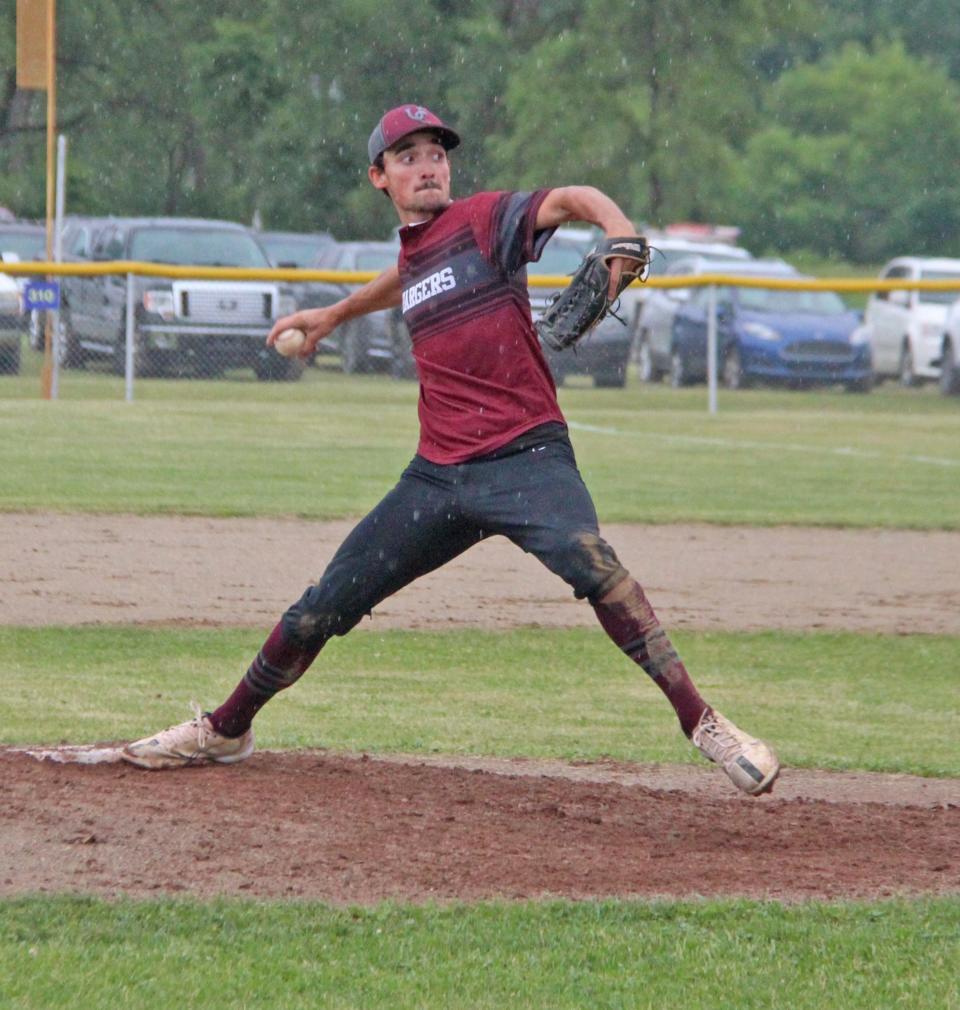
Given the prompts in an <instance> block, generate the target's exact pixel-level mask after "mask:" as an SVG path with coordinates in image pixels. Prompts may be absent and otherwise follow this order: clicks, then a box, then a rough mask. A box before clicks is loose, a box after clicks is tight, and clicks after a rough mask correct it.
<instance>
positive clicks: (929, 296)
mask: <svg viewBox="0 0 960 1010" xmlns="http://www.w3.org/2000/svg"><path fill="white" fill-rule="evenodd" d="M920 280H922V281H956V282H957V283H958V284H960V274H958V273H953V272H951V271H949V270H921V271H920ZM918 295H919V298H920V301H921V302H925V303H928V304H930V303H932V304H934V305H952V304H953V303H954V302H955V301H956V300H957V299H958V298H960V289H958V290H956V291H920V292H918Z"/></svg>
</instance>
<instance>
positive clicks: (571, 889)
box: [0, 751, 960, 904]
mask: <svg viewBox="0 0 960 1010" xmlns="http://www.w3.org/2000/svg"><path fill="white" fill-rule="evenodd" d="M562 771H563V769H562V768H561V767H560V765H559V763H558V762H553V763H551V767H550V769H549V772H550V773H549V774H544V773H543V769H538V768H537V767H536V766H535V765H534V766H530V767H526V768H524V767H523V766H522V763H518V762H506V763H504V764H503V767H502V768H500V769H498V770H490V769H488V768H468V767H451V766H449V765H439V764H426V763H417V762H416V760H415V759H403V760H379V759H377V760H374V759H368V758H366V757H363V756H360V757H356V756H345V755H334V754H328V753H323V752H298V753H269V752H267V753H259V754H256V755H255V756H254V757H253V758H251V759H250V760H249V761H248V762H245V763H244V764H243V765H240V766H237V767H199V768H190V769H185V770H183V771H178V772H166V773H163V772H144V771H140V770H138V769H133V768H129V767H127V766H126V765H122V764H116V763H104V764H94V765H78V764H58V763H53V762H51V761H40V760H36V759H35V758H33V757H30V756H28V755H26V754H23V753H15V752H12V751H6V752H0V805H2V809H3V811H4V813H3V831H2V833H0V895H13V894H22V893H27V892H45V891H49V892H82V893H94V894H101V895H119V894H126V895H140V896H145V895H154V894H157V893H170V892H186V893H189V894H193V895H197V896H211V895H216V894H245V895H256V896H260V897H284V898H292V897H293V898H316V899H322V900H325V901H331V902H335V903H363V904H366V903H372V902H376V901H380V900H383V899H389V898H393V899H403V900H407V899H409V900H414V901H423V900H442V901H445V900H453V899H464V900H475V899H483V898H495V897H504V898H531V897H542V896H546V895H556V896H566V897H571V898H587V897H602V896H628V895H629V896H646V897H649V896H666V895H669V896H691V895H705V896H720V895H742V896H750V897H767V898H777V899H784V900H797V899H804V898H846V897H864V898H868V897H870V898H872V897H880V896H888V895H893V894H916V893H946V892H957V891H960V854H958V850H957V846H956V839H957V838H958V837H960V804H957V803H956V802H951V801H950V800H947V799H943V798H942V797H941V798H939V799H937V798H934V797H933V796H931V795H929V794H923V793H922V792H917V793H916V797H917V800H918V804H917V805H904V800H905V799H908V798H909V794H904V793H903V792H902V791H901V792H898V793H896V795H893V794H891V798H893V800H894V802H866V803H865V802H855V801H853V800H851V799H850V798H849V796H846V797H845V798H842V799H837V800H832V799H810V798H807V797H805V796H803V795H802V793H803V789H798V788H791V787H789V785H788V783H789V782H790V778H791V773H790V772H789V771H788V772H787V773H786V774H785V777H784V783H783V785H784V788H783V790H782V794H783V798H780V797H778V796H777V795H774V796H772V797H763V798H760V799H756V800H751V799H748V798H745V797H740V796H739V795H737V794H735V793H733V792H732V787H731V786H730V785H729V783H728V782H727V781H726V780H725V779H724V778H723V776H722V775H721V774H720V773H719V772H717V771H715V770H710V769H707V773H708V774H709V775H710V780H709V781H710V785H709V791H708V790H707V789H706V788H701V787H700V786H697V787H696V788H692V789H691V788H689V787H688V788H678V789H662V788H651V787H650V786H646V785H641V784H638V783H637V782H635V781H634V782H631V784H623V782H622V781H613V780H612V779H613V778H616V776H624V775H629V774H631V773H635V774H637V775H641V776H642V775H652V776H653V777H652V778H651V779H650V781H656V776H657V774H658V773H657V772H656V770H651V769H646V770H643V769H633V771H632V772H631V769H629V768H628V767H626V766H616V767H614V768H604V767H603V766H569V767H568V774H562ZM814 774H815V775H820V776H821V778H822V773H814ZM661 777H662V774H661ZM796 778H797V780H798V781H799V779H800V778H802V776H801V775H796ZM897 778H898V779H902V777H897ZM666 781H671V780H670V778H669V776H668V777H667V779H666ZM899 784H900V786H901V787H902V786H904V785H907V786H910V783H905V782H904V781H901V782H900V783H899ZM700 785H701V786H706V780H705V781H704V782H703V783H701V784H700ZM950 785H953V784H950ZM946 788H950V786H947V787H946ZM808 791H809V790H808ZM824 795H829V789H827V791H826V793H825V794H824ZM841 795H843V793H842V791H841ZM875 795H878V796H882V795H883V794H882V791H881V792H880V793H876V794H875ZM955 798H956V797H955Z"/></svg>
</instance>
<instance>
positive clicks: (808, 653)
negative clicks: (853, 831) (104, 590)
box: [0, 627, 960, 776]
mask: <svg viewBox="0 0 960 1010" xmlns="http://www.w3.org/2000/svg"><path fill="white" fill-rule="evenodd" d="M261 638H262V635H261V634H260V633H258V632H253V631H250V630H223V629H220V630H210V629H182V628H180V629H174V628H171V629H145V628H136V627H133V628H130V627H125V628H113V629H111V628H42V629H34V628H3V629H0V655H2V656H3V657H4V658H3V683H4V691H3V693H2V695H0V742H2V743H9V744H21V745H23V744H38V743H48V744H52V743H58V742H66V743H73V744H81V743H93V742H97V741H105V740H116V739H129V738H130V737H136V736H142V735H143V734H144V733H145V732H149V731H150V730H155V729H159V728H161V727H163V726H165V725H168V724H169V723H172V722H179V721H181V719H183V718H187V717H188V715H189V712H188V709H187V705H186V702H187V701H188V700H189V699H191V698H196V699H197V700H198V701H199V702H201V703H202V704H204V705H206V706H213V705H216V704H217V703H219V702H220V701H221V700H222V699H223V698H224V697H225V696H226V694H227V693H228V692H229V691H230V690H231V689H232V688H233V686H234V684H235V683H236V681H237V680H239V678H240V676H241V675H242V673H243V671H244V670H245V669H246V666H247V664H248V663H249V662H250V660H251V659H252V657H253V655H254V654H255V653H256V650H257V648H258V647H259V645H260V641H261ZM675 640H676V644H677V646H678V648H679V650H680V652H681V655H683V656H684V658H685V660H686V662H687V664H688V666H689V668H690V670H691V672H692V674H693V676H694V679H695V680H696V682H697V683H698V685H699V687H700V689H701V691H702V692H703V693H704V695H705V696H706V697H707V698H708V699H709V700H711V701H712V702H713V703H714V704H716V705H717V707H718V708H720V709H721V710H722V711H724V712H726V714H728V715H729V716H730V717H731V718H733V719H734V720H736V721H742V723H743V724H744V725H745V726H747V727H748V728H749V729H750V730H752V731H753V732H755V733H757V734H758V735H761V736H763V737H765V738H767V739H770V740H772V741H774V742H775V744H776V747H777V750H778V752H779V753H780V756H781V758H782V759H783V761H784V762H785V763H786V764H788V765H791V766H794V767H816V768H837V769H869V770H875V771H889V772H911V773H916V774H922V775H935V776H960V750H958V748H957V746H956V739H955V736H956V735H955V733H954V728H955V725H956V722H957V717H958V715H960V712H958V703H960V698H958V694H957V690H956V664H955V660H956V656H957V655H958V652H960V642H958V640H957V639H955V638H947V637H934V636H902V637H889V638H887V637H878V636H873V637H866V636H861V635H854V634H802V635H801V634H792V635H791V634H780V633H764V634H717V633H709V634H694V633H682V634H677V635H676V636H675ZM257 731H258V739H259V741H260V744H261V745H263V746H267V747H280V748H291V747H301V746H306V747H317V746H323V747H329V748H331V749H335V750H354V751H359V750H369V751H372V752H380V753H384V752H417V753H433V752H438V753H448V754H474V755H497V756H515V755H526V756H532V757H559V758H567V759H597V758H601V757H612V758H615V759H621V760H629V761H644V762H648V761H658V762H670V761H679V762H696V761H699V758H698V757H697V756H696V755H695V753H694V751H693V749H692V748H691V747H690V745H689V744H688V743H687V742H686V740H685V739H684V738H683V736H682V735H681V734H680V732H679V730H678V728H677V724H676V721H675V719H674V716H673V713H672V711H671V710H670V707H669V705H668V704H667V702H666V700H665V699H664V698H663V696H662V695H661V694H660V692H659V690H658V689H657V688H656V687H655V686H654V685H653V684H652V683H651V682H650V681H649V680H648V678H647V677H646V675H645V674H644V673H643V672H642V671H641V670H640V669H639V668H638V667H636V666H634V665H633V664H632V663H631V662H629V661H628V660H627V659H625V658H624V657H623V656H622V655H621V654H620V653H618V652H617V651H616V650H615V649H614V648H613V647H612V646H611V645H610V644H609V642H608V641H607V640H606V638H605V636H604V635H603V634H602V633H601V632H600V631H599V630H597V631H594V630H593V629H575V630H566V631H553V630H544V629H531V630H518V631H510V632H503V633H496V632H483V631H468V632H456V633H454V632H438V633H429V632H407V631H390V632H384V633H378V632H373V631H363V632H356V633H354V634H352V635H351V636H349V637H348V638H346V639H337V640H334V641H332V642H331V643H330V644H329V645H328V646H327V648H326V650H325V651H324V652H323V653H322V654H321V656H320V658H319V659H318V661H317V663H316V665H315V666H314V668H313V669H312V670H311V671H310V672H308V674H307V675H306V676H305V677H304V678H303V679H302V680H301V681H300V682H299V683H298V684H297V685H296V686H295V687H293V688H292V689H290V690H289V691H287V692H286V693H285V694H283V695H281V696H280V697H279V698H277V699H276V700H275V701H274V702H273V703H272V704H271V705H269V706H268V707H267V708H266V709H264V711H263V712H262V713H261V715H260V716H259V718H258V720H257Z"/></svg>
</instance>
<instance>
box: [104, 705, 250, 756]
mask: <svg viewBox="0 0 960 1010" xmlns="http://www.w3.org/2000/svg"><path fill="white" fill-rule="evenodd" d="M193 709H194V713H195V714H194V717H193V718H192V719H191V720H190V721H189V722H182V723H180V724H179V725H178V726H171V727H170V728H169V729H165V730H164V731H163V732H162V733H157V735H156V736H147V737H144V738H143V739H142V740H136V741H135V742H134V743H128V744H127V746H126V747H124V748H123V750H121V751H120V757H121V758H123V760H124V761H126V762H128V763H129V764H132V765H137V767H139V768H152V769H153V768H184V767H186V766H187V765H199V764H207V763H209V762H211V761H215V762H217V763H218V764H225V765H229V764H235V763H236V762H237V761H243V760H245V759H246V758H248V757H250V755H251V754H252V753H253V728H252V727H251V728H250V729H248V730H247V732H246V733H244V734H243V736H238V737H230V736H221V735H220V734H219V733H218V732H217V731H216V730H215V729H214V728H213V724H212V723H211V722H210V717H209V716H207V715H205V714H204V713H203V712H201V711H200V706H199V705H197V704H194V706H193Z"/></svg>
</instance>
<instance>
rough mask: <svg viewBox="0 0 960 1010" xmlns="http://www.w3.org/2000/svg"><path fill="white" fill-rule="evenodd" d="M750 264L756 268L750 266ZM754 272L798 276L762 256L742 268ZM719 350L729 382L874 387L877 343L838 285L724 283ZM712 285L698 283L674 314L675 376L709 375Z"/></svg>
mask: <svg viewBox="0 0 960 1010" xmlns="http://www.w3.org/2000/svg"><path fill="white" fill-rule="evenodd" d="M748 268H749V269H748ZM738 272H739V273H742V274H744V275H748V276H752V277H770V278H782V277H794V278H797V279H799V278H800V276H801V275H800V274H798V273H797V272H796V271H795V270H794V269H793V268H792V267H789V266H787V265H786V264H783V263H782V262H781V261H774V262H772V263H769V262H767V263H765V261H762V260H757V261H754V262H753V263H750V264H743V265H742V267H741V270H740V271H738ZM716 294H717V302H716V304H717V357H718V363H719V369H720V375H721V377H722V380H723V383H724V385H726V386H727V387H728V388H730V389H739V388H741V387H744V386H747V385H750V384H751V383H753V382H757V381H763V382H777V383H785V384H788V385H829V384H833V383H841V384H842V385H844V386H845V387H846V388H847V389H848V390H850V391H851V392H866V391H868V390H869V389H870V388H871V386H872V377H873V370H872V365H871V360H870V347H869V345H868V344H867V342H866V340H865V339H863V331H862V328H861V327H860V325H859V324H860V318H861V317H860V314H859V313H858V312H856V311H854V310H852V309H849V308H848V307H847V305H846V304H845V303H844V301H843V299H842V298H840V296H839V295H837V294H836V293H835V292H833V291H797V290H785V289H776V288H748V287H733V286H730V287H719V288H717V289H716ZM708 300H709V288H706V287H698V288H697V289H696V290H695V291H694V292H693V294H691V296H690V298H689V299H688V300H687V301H686V302H685V303H684V304H683V305H682V306H681V307H680V309H679V310H678V311H677V314H676V315H675V317H674V320H673V340H672V350H671V367H670V379H671V382H672V383H673V385H675V386H683V385H686V384H688V383H690V382H695V381H698V380H702V379H704V378H705V377H706V374H707V311H708Z"/></svg>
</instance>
